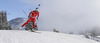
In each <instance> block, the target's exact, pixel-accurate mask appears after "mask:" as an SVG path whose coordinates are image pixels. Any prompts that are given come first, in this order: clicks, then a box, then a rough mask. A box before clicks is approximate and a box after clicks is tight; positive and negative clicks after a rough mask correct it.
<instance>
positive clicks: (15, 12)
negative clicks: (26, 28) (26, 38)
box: [0, 0, 100, 32]
mask: <svg viewBox="0 0 100 43" xmlns="http://www.w3.org/2000/svg"><path fill="white" fill-rule="evenodd" d="M2 1H3V2H2ZM2 1H1V0H0V10H4V11H7V12H8V13H10V15H8V20H11V19H13V18H17V17H25V18H27V16H26V15H25V14H24V13H23V10H25V12H26V13H27V15H28V13H29V12H30V9H32V10H34V8H36V6H37V5H38V4H39V3H40V4H41V6H40V9H39V11H40V18H39V21H38V22H37V23H38V26H39V29H40V30H52V29H53V28H55V29H57V30H59V31H63V32H66V31H81V30H86V29H91V28H93V27H95V26H100V0H2ZM1 3H2V4H1ZM8 5H9V6H8Z"/></svg>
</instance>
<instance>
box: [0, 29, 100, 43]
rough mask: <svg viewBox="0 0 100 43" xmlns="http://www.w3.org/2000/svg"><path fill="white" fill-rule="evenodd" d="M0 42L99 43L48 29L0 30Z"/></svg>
mask: <svg viewBox="0 0 100 43" xmlns="http://www.w3.org/2000/svg"><path fill="white" fill-rule="evenodd" d="M0 43H98V42H96V41H93V40H89V39H86V38H83V37H81V36H80V37H79V36H77V35H69V34H63V33H55V32H47V31H37V32H36V33H34V32H29V31H17V30H2V31H0Z"/></svg>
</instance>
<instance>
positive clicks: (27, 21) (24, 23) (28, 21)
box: [22, 18, 31, 26]
mask: <svg viewBox="0 0 100 43" xmlns="http://www.w3.org/2000/svg"><path fill="white" fill-rule="evenodd" d="M30 21H31V18H30V19H28V21H27V22H26V23H24V24H23V25H22V26H25V25H26V24H28V23H29V22H30Z"/></svg>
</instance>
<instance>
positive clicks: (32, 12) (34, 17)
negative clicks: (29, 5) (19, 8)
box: [22, 11, 39, 28]
mask: <svg viewBox="0 0 100 43" xmlns="http://www.w3.org/2000/svg"><path fill="white" fill-rule="evenodd" d="M36 16H37V18H39V12H38V11H31V12H30V13H29V17H30V18H29V19H28V21H27V22H26V23H24V24H23V25H22V26H25V25H26V24H28V23H29V22H30V21H33V28H35V25H36Z"/></svg>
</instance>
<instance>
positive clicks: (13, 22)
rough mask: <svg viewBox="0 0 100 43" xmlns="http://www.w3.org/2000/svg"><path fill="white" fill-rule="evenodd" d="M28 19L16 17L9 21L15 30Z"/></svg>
mask: <svg viewBox="0 0 100 43" xmlns="http://www.w3.org/2000/svg"><path fill="white" fill-rule="evenodd" d="M26 21H27V19H26V18H15V19H12V20H11V21H9V24H10V25H11V27H12V28H13V30H16V29H18V28H19V27H20V26H22V24H23V23H25V22H26Z"/></svg>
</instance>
